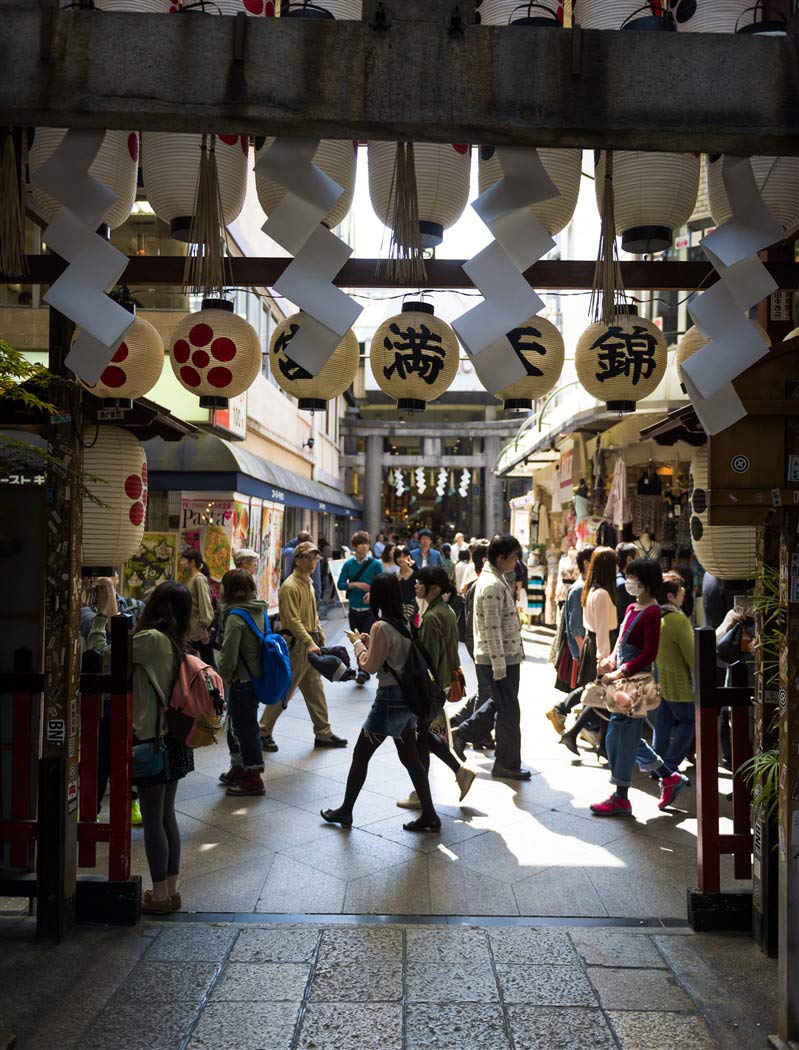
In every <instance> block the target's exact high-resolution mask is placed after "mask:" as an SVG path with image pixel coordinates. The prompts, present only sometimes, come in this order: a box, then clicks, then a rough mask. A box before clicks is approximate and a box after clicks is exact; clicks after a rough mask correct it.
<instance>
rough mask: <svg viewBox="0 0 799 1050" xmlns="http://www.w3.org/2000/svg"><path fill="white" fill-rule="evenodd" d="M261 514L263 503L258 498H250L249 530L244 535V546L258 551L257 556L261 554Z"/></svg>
mask: <svg viewBox="0 0 799 1050" xmlns="http://www.w3.org/2000/svg"><path fill="white" fill-rule="evenodd" d="M262 514H263V504H262V503H261V500H259V499H251V500H250V530H249V532H248V533H247V536H246V537H245V539H246V543H245V544H244V545H245V547H249V548H250V550H253V551H258V556H259V558H260V555H261V515H262Z"/></svg>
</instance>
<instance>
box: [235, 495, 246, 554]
mask: <svg viewBox="0 0 799 1050" xmlns="http://www.w3.org/2000/svg"><path fill="white" fill-rule="evenodd" d="M249 535H250V497H249V496H241V495H239V494H238V493H236V494H235V497H234V501H233V539H232V543H233V554H235V553H236V551H239V550H241V548H242V547H246V546H248V543H247V540H248V537H249Z"/></svg>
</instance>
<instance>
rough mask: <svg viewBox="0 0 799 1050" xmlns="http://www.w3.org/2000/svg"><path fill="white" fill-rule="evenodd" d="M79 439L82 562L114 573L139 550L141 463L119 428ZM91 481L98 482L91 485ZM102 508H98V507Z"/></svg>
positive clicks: (143, 495) (143, 508) (143, 489)
mask: <svg viewBox="0 0 799 1050" xmlns="http://www.w3.org/2000/svg"><path fill="white" fill-rule="evenodd" d="M93 438H94V434H93V433H91V434H90V433H87V434H86V435H85V439H86V446H85V449H84V453H83V471H84V474H85V475H87V479H86V482H85V484H86V488H87V490H88V491H89V492H91V494H92V495H93V496H94V497H95V498H96V499H97V500H99V501H100V502H99V503H95V502H94V501H93V500H91V499H89V498H88V497H87V496H84V497H83V536H82V545H83V546H82V562H83V565H85V566H91V567H93V568H96V569H100V570H106V571H107V570H109V569H111V568H112V567H115V566H116V567H119V566H120V565H121V564H122V563H123V562H125V561H127V560H128V558H131V557H132V556H133V555H134V554H135V553H136V551H137V550H138V549H139V545H140V544H141V538H142V535H143V533H144V519H145V516H146V512H147V458H146V456H145V454H144V449H143V448H142V447H141V445H140V444H139V442H138V441H137V440H136V438H135V437H134V436H133V435H132V434H131V433H130V432H129V431H127V430H124V429H122V428H121V427H109V426H100V427H98V428H97V436H96V439H95V440H94V441H93V440H92V439H93ZM93 478H97V479H100V480H96V481H95V480H92V479H93ZM100 504H102V506H101V505H100Z"/></svg>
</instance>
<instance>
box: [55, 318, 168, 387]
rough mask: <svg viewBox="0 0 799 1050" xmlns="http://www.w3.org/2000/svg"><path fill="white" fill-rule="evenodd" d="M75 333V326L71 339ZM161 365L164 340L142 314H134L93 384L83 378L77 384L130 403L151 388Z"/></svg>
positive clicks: (75, 336) (76, 333) (157, 377)
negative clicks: (114, 350)
mask: <svg viewBox="0 0 799 1050" xmlns="http://www.w3.org/2000/svg"><path fill="white" fill-rule="evenodd" d="M79 332H80V329H77V330H76V332H75V335H74V337H73V342H74V340H75V339H76V338H77V336H78V333H79ZM163 367H164V343H163V341H162V339H161V336H160V335H159V334H158V330H157V329H156V328H154V327H153V325H151V324H150V322H149V321H145V319H144V318H143V317H137V318H135V320H134V322H133V324H132V325H131V326H130V328H129V329H128V330H127V332H126V333H125V338H124V339H123V340H122V342H121V343H120V344H119V346H118V347H117V349H116V352H115V354H114V356H113V357H112V358H111V360H110V361H109V362H108V364H107V365H106V367H105V369H104V371H103V373H102V375H101V376H100V378H99V379H98V380H97V382H96V383H95V385H94V386H89V384H88V383H83V380H81V383H82V384H83V386H85V387H86V389H87V390H90V391H91V392H92V393H93V394H94V395H95V397H101V398H103V399H104V400H106V401H107V400H113V401H114V402H116V403H118V402H120V401H128V402H130V401H134V400H135V399H136V398H137V397H144V395H145V394H148V393H149V392H150V391H151V390H152V388H153V387H154V386H155V384H156V383H157V382H158V379H159V377H160V375H161V370H162V368H163Z"/></svg>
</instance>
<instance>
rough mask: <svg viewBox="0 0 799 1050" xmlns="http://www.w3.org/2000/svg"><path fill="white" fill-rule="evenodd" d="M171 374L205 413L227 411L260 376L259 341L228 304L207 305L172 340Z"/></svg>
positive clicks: (210, 302) (184, 322)
mask: <svg viewBox="0 0 799 1050" xmlns="http://www.w3.org/2000/svg"><path fill="white" fill-rule="evenodd" d="M170 360H171V362H172V370H173V372H174V373H175V375H176V376H177V378H178V381H179V382H180V384H181V386H184V387H185V388H186V389H187V390H189V391H190V392H191V393H192V394H197V395H198V396H199V398H200V405H201V406H202V407H203V408H226V407H227V403H228V398H231V397H237V396H238V395H239V394H243V393H244V391H245V390H247V389H248V388H249V387H250V386H252V384H253V383H254V382H255V377H256V376H257V375H258V373H259V372H260V370H261V341H260V339H259V338H258V333H257V332H256V331H255V329H254V328H253V327H252V325H251V324H248V323H247V321H245V320H244V318H243V317H239V316H238V315H237V314H234V313H233V303H231V302H229V301H228V300H227V299H203V304H202V309H201V310H200V312H199V313H196V314H187V315H186V317H184V318H183V320H182V321H181V322H180V324H179V325H178V326H177V328H176V329H175V331H174V333H173V335H172V349H171V351H170Z"/></svg>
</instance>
